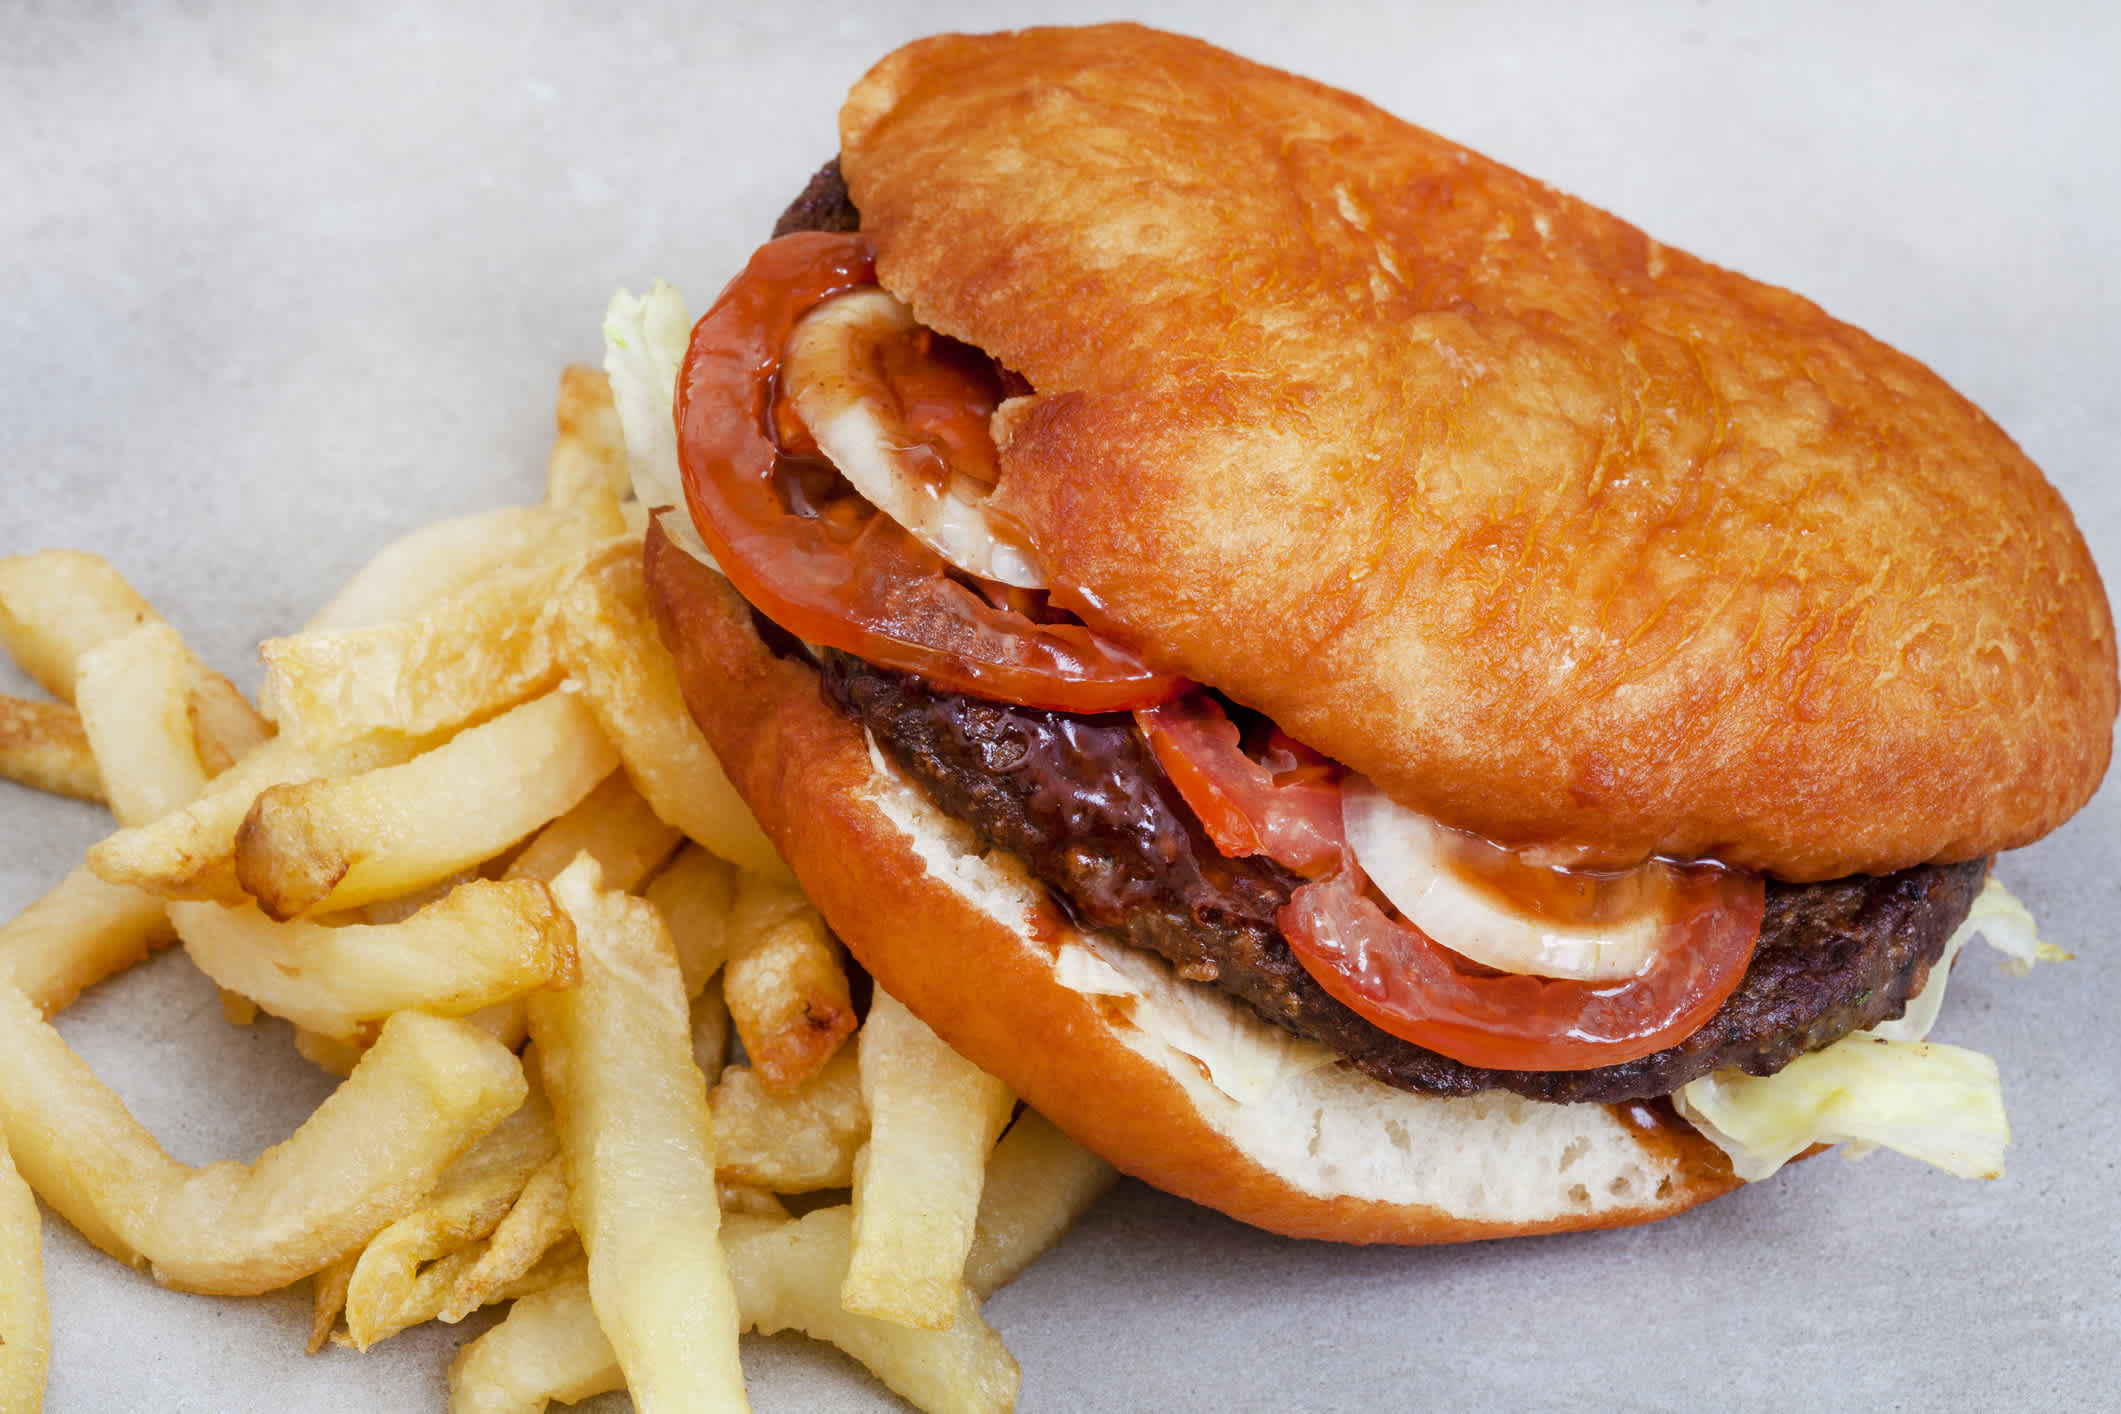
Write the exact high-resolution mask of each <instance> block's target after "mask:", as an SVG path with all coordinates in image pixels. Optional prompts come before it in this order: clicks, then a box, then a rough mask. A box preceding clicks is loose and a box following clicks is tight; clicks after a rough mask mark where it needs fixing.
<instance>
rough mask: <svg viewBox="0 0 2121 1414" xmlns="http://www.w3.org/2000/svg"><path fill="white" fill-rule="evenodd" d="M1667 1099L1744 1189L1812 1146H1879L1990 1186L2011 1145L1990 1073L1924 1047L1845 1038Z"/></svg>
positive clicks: (1991, 1068)
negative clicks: (1768, 1071) (1727, 1160)
mask: <svg viewBox="0 0 2121 1414" xmlns="http://www.w3.org/2000/svg"><path fill="white" fill-rule="evenodd" d="M1676 1098H1677V1103H1678V1105H1679V1112H1680V1113H1681V1114H1683V1115H1685V1116H1686V1117H1687V1119H1688V1120H1689V1121H1691V1122H1692V1123H1693V1125H1694V1127H1695V1128H1697V1129H1699V1130H1700V1131H1701V1132H1702V1133H1703V1134H1705V1135H1707V1136H1708V1137H1709V1138H1710V1139H1711V1140H1713V1141H1714V1142H1715V1144H1716V1145H1717V1147H1718V1148H1720V1149H1722V1150H1723V1151H1724V1152H1725V1153H1727V1154H1729V1155H1730V1156H1731V1167H1732V1168H1734V1169H1735V1170H1737V1173H1738V1176H1739V1177H1740V1178H1743V1179H1745V1180H1746V1181H1747V1182H1758V1181H1759V1180H1760V1179H1763V1178H1766V1177H1767V1176H1768V1175H1769V1174H1771V1173H1773V1172H1775V1170H1777V1169H1779V1168H1781V1167H1782V1166H1783V1165H1784V1164H1786V1163H1788V1162H1789V1161H1790V1160H1791V1159H1793V1158H1795V1157H1796V1156H1797V1155H1799V1154H1801V1153H1803V1152H1804V1151H1805V1150H1806V1149H1809V1148H1811V1147H1812V1145H1814V1144H1838V1143H1841V1142H1843V1141H1855V1142H1857V1143H1860V1144H1862V1145H1864V1146H1866V1151H1868V1149H1869V1148H1870V1147H1875V1146H1879V1145H1883V1146H1884V1147H1886V1148H1888V1149H1894V1150H1897V1151H1899V1152H1900V1153H1903V1154H1906V1155H1908V1156H1909V1157H1911V1158H1916V1159H1921V1160H1922V1161H1923V1162H1924V1163H1930V1164H1935V1165H1936V1166H1937V1167H1938V1168H1941V1169H1944V1170H1946V1171H1947V1172H1950V1173H1955V1174H1958V1175H1959V1176H1960V1177H1961V1178H1995V1177H1997V1176H1999V1175H2000V1174H2001V1173H2002V1172H2003V1149H2004V1146H2005V1145H2007V1144H2008V1143H2010V1137H2011V1133H2010V1125H2009V1124H2008V1123H2007V1122H2006V1121H2005V1119H2004V1117H2003V1087H2002V1084H2001V1083H2000V1081H1999V1080H1998V1078H1997V1075H1996V1063H1995V1062H1994V1061H1992V1060H1990V1059H1989V1058H1988V1057H1987V1056H1985V1055H1982V1054H1981V1053H1980V1052H1979V1051H1969V1050H1967V1049H1965V1048H1964V1047H1960V1046H1942V1045H1938V1044H1936V1043H1934V1042H1929V1041H1881V1040H1878V1039H1876V1038H1874V1037H1869V1036H1862V1035H1857V1036H1850V1037H1846V1038H1844V1039H1842V1040H1840V1041H1837V1042H1835V1043H1834V1044H1833V1045H1831V1046H1828V1047H1827V1048H1826V1049H1825V1050H1822V1051H1814V1052H1812V1053H1811V1054H1810V1055H1807V1056H1799V1057H1798V1058H1797V1059H1796V1060H1794V1061H1792V1062H1790V1064H1789V1065H1787V1066H1785V1067H1783V1069H1782V1070H1780V1071H1779V1072H1777V1073H1776V1074H1774V1075H1764V1076H1756V1075H1746V1074H1744V1073H1743V1072H1741V1071H1736V1070H1719V1071H1717V1072H1716V1073H1715V1074H1714V1075H1707V1076H1703V1077H1702V1078H1701V1079H1699V1080H1696V1081H1694V1082H1693V1083H1692V1084H1690V1085H1687V1086H1686V1087H1684V1088H1683V1089H1681V1090H1680V1092H1679V1094H1678V1096H1677V1097H1676Z"/></svg>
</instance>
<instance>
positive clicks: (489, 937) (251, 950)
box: [169, 880, 575, 1042]
mask: <svg viewBox="0 0 2121 1414" xmlns="http://www.w3.org/2000/svg"><path fill="white" fill-rule="evenodd" d="M169 911H170V919H171V921H172V922H174V923H175V924H176V927H177V935H178V936H179V937H181V938H182V939H184V949H185V951H186V953H188V954H189V955H190V957H191V960H192V961H193V962H194V963H195V964H197V966H198V968H199V970H200V971H201V972H204V973H205V974H206V975H207V976H209V977H211V978H213V979H214V981H215V983H216V984H218V985H219V986H222V987H226V988H227V989H229V990H230V991H233V992H236V993H239V994H241V995H243V996H246V997H249V998H250V999H251V1000H252V1001H255V1002H256V1003H258V1005H259V1006H261V1007H263V1008H264V1009H265V1010H267V1011H269V1012H271V1013H272V1014H273V1015H274V1016H283V1017H286V1018H287V1019H288V1020H289V1021H292V1022H294V1023H295V1024H296V1025H297V1026H300V1027H302V1028H303V1029H304V1030H307V1031H311V1032H314V1033H316V1034H318V1035H320V1036H324V1037H328V1038H330V1039H332V1040H335V1041H341V1042H348V1041H358V1040H360V1039H361V1038H362V1037H363V1035H364V1032H365V1031H366V1029H367V1028H368V1027H369V1026H370V1024H371V1023H375V1022H379V1021H381V1020H382V1019H383V1018H385V1017H387V1016H389V1015H390V1014H391V1013H392V1012H396V1011H405V1010H408V1009H417V1010H420V1011H425V1012H430V1013H432V1014H434V1015H436V1016H465V1015H468V1014H470V1013H471V1012H474V1011H477V1010H479V1009H480V1008H482V1007H487V1006H491V1005H493V1004H494V1003H496V1002H499V1001H505V1000H507V999H508V998H510V997H515V996H520V995H522V994H523V993H525V992H528V991H530V990H532V989H533V988H537V987H545V986H554V985H559V986H565V985H567V984H568V982H569V981H570V980H571V979H572V978H573V976H574V972H575V962H574V938H573V932H574V930H573V926H572V925H571V924H570V923H569V922H568V921H567V915H566V914H564V913H562V912H561V911H560V909H559V908H558V906H557V905H555V904H554V903H553V901H552V896H551V894H550V893H549V892H548V891H547V890H546V888H545V886H544V885H542V884H536V883H532V882H530V881H528V880H518V881H513V882H507V883H502V882H489V881H486V880H475V881H473V882H471V883H468V884H464V885H462V886H460V887H458V888H455V889H452V890H450V891H449V893H448V894H446V895H445V896H444V897H443V898H442V899H441V900H440V901H438V902H436V903H434V904H431V905H429V906H428V907H426V908H423V909H421V910H420V911H419V912H418V913H415V914H414V915H413V916H412V917H410V918H408V919H406V920H405V921H404V922H402V923H348V924H343V925H336V926H334V925H330V924H323V923H312V922H304V921H300V920H297V921H295V922H289V923H278V922H274V921H273V920H272V919H270V918H267V917H266V916H265V915H264V914H263V913H260V912H259V911H258V910H257V909H256V908H254V907H249V906H246V907H243V908H224V907H222V906H221V905H220V904H217V903H173V904H170V905H169Z"/></svg>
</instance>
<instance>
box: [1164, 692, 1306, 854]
mask: <svg viewBox="0 0 2121 1414" xmlns="http://www.w3.org/2000/svg"><path fill="white" fill-rule="evenodd" d="M1134 720H1135V722H1136V723H1137V724H1138V725H1139V726H1140V727H1141V730H1142V735H1143V736H1144V737H1146V738H1148V742H1149V747H1150V749H1151V750H1153V751H1154V752H1155V753H1156V759H1157V762H1158V763H1159V764H1160V765H1162V767H1163V768H1164V774H1165V775H1167V776H1169V777H1170V778H1171V783H1172V784H1173V785H1174V786H1176V787H1177V788H1178V793H1179V794H1180V795H1181V796H1183V797H1184V798H1185V801H1186V803H1187V804H1188V805H1189V806H1191V807H1192V808H1193V813H1194V814H1195V815H1197V816H1198V817H1200V822H1201V825H1202V827H1203V828H1205V829H1206V830H1207V832H1208V838H1209V839H1211V840H1213V841H1214V842H1215V847H1216V848H1217V849H1219V850H1221V851H1222V852H1223V853H1224V854H1227V855H1231V856H1237V855H1247V854H1263V855H1265V856H1267V857H1268V858H1269V859H1272V860H1274V861H1275V862H1276V863H1278V864H1282V865H1285V866H1287V867H1288V868H1290V869H1294V870H1295V871H1296V872H1297V873H1299V874H1305V875H1313V876H1315V875H1318V874H1323V873H1325V872H1327V871H1328V870H1330V869H1332V868H1334V867H1335V866H1337V865H1338V864H1339V863H1340V860H1341V855H1342V849H1343V840H1342V835H1341V826H1340V787H1339V785H1338V784H1337V783H1336V781H1335V779H1334V778H1335V776H1336V775H1337V772H1336V771H1335V770H1334V769H1333V767H1332V764H1331V763H1330V762H1328V761H1326V760H1325V758H1324V757H1321V756H1319V755H1318V754H1317V753H1316V752H1313V751H1310V750H1308V749H1307V748H1305V747H1303V746H1300V745H1298V744H1297V743H1296V742H1294V741H1292V740H1291V739H1290V738H1288V737H1286V736H1284V735H1282V734H1281V733H1280V732H1279V731H1277V732H1276V733H1275V734H1274V740H1273V741H1272V742H1271V743H1270V744H1269V748H1268V751H1267V753H1266V755H1265V756H1264V757H1263V758H1262V759H1261V760H1259V761H1254V760H1253V759H1252V758H1251V757H1249V756H1247V755H1245V753H1244V750H1243V748H1242V747H1241V746H1240V745H1239V733H1238V730H1237V723H1235V722H1233V721H1231V720H1230V718H1229V715H1228V714H1227V713H1225V712H1224V711H1223V709H1222V706H1221V704H1219V703H1218V702H1216V700H1215V699H1214V698H1212V697H1210V696H1208V694H1206V693H1205V692H1189V693H1187V694H1186V695H1185V696H1183V697H1179V698H1177V699H1175V700H1173V701H1170V702H1166V703H1163V704H1162V705H1160V706H1156V707H1150V708H1145V709H1142V710H1138V711H1136V712H1135V714H1134Z"/></svg>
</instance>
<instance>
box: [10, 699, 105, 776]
mask: <svg viewBox="0 0 2121 1414" xmlns="http://www.w3.org/2000/svg"><path fill="white" fill-rule="evenodd" d="M0 777H4V778H5V779H7V780H10V781H15V782H18V783H19V784H21V785H25V786H28V787H30V788H31V789H33V790H41V791H45V792H47V793H49V794H51V795H65V796H72V797H73V798H74V799H75V800H95V801H100V800H102V799H103V777H102V776H101V775H99V774H98V773H97V771H96V754H95V753H94V752H93V751H91V750H89V747H88V733H86V732H84V731H83V730H82V729H81V714H80V713H79V712H78V711H76V710H75V709H74V708H72V707H69V706H67V705H66V704H65V703H64V702H30V701H27V700H25V699H23V698H20V697H8V696H5V695H0Z"/></svg>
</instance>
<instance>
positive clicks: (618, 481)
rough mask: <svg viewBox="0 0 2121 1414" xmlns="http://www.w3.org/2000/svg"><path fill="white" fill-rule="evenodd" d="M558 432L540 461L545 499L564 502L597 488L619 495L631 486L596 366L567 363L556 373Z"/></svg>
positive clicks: (621, 435)
mask: <svg viewBox="0 0 2121 1414" xmlns="http://www.w3.org/2000/svg"><path fill="white" fill-rule="evenodd" d="M554 420H555V421H556V422H557V424H558V427H557V432H556V435H555V436H554V438H553V442H552V454H551V455H550V456H549V457H547V458H546V461H545V501H546V504H548V505H553V506H568V505H573V504H574V503H575V502H577V501H579V500H581V499H582V498H583V497H584V496H586V495H589V494H592V493H594V492H596V491H605V492H609V493H610V494H612V495H614V496H621V497H623V496H624V495H625V494H626V493H627V492H628V490H629V489H630V487H631V485H632V477H631V475H630V474H629V473H628V471H627V467H626V434H625V431H624V429H622V428H621V427H620V426H619V410H618V409H617V408H616V407H614V406H613V405H612V401H611V380H610V379H609V378H607V377H605V376H604V374H603V371H602V370H600V369H595V368H589V367H586V366H584V365H582V364H569V365H568V366H567V367H566V368H565V369H563V370H561V373H560V396H559V402H558V405H557V407H556V408H555V409H554Z"/></svg>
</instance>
